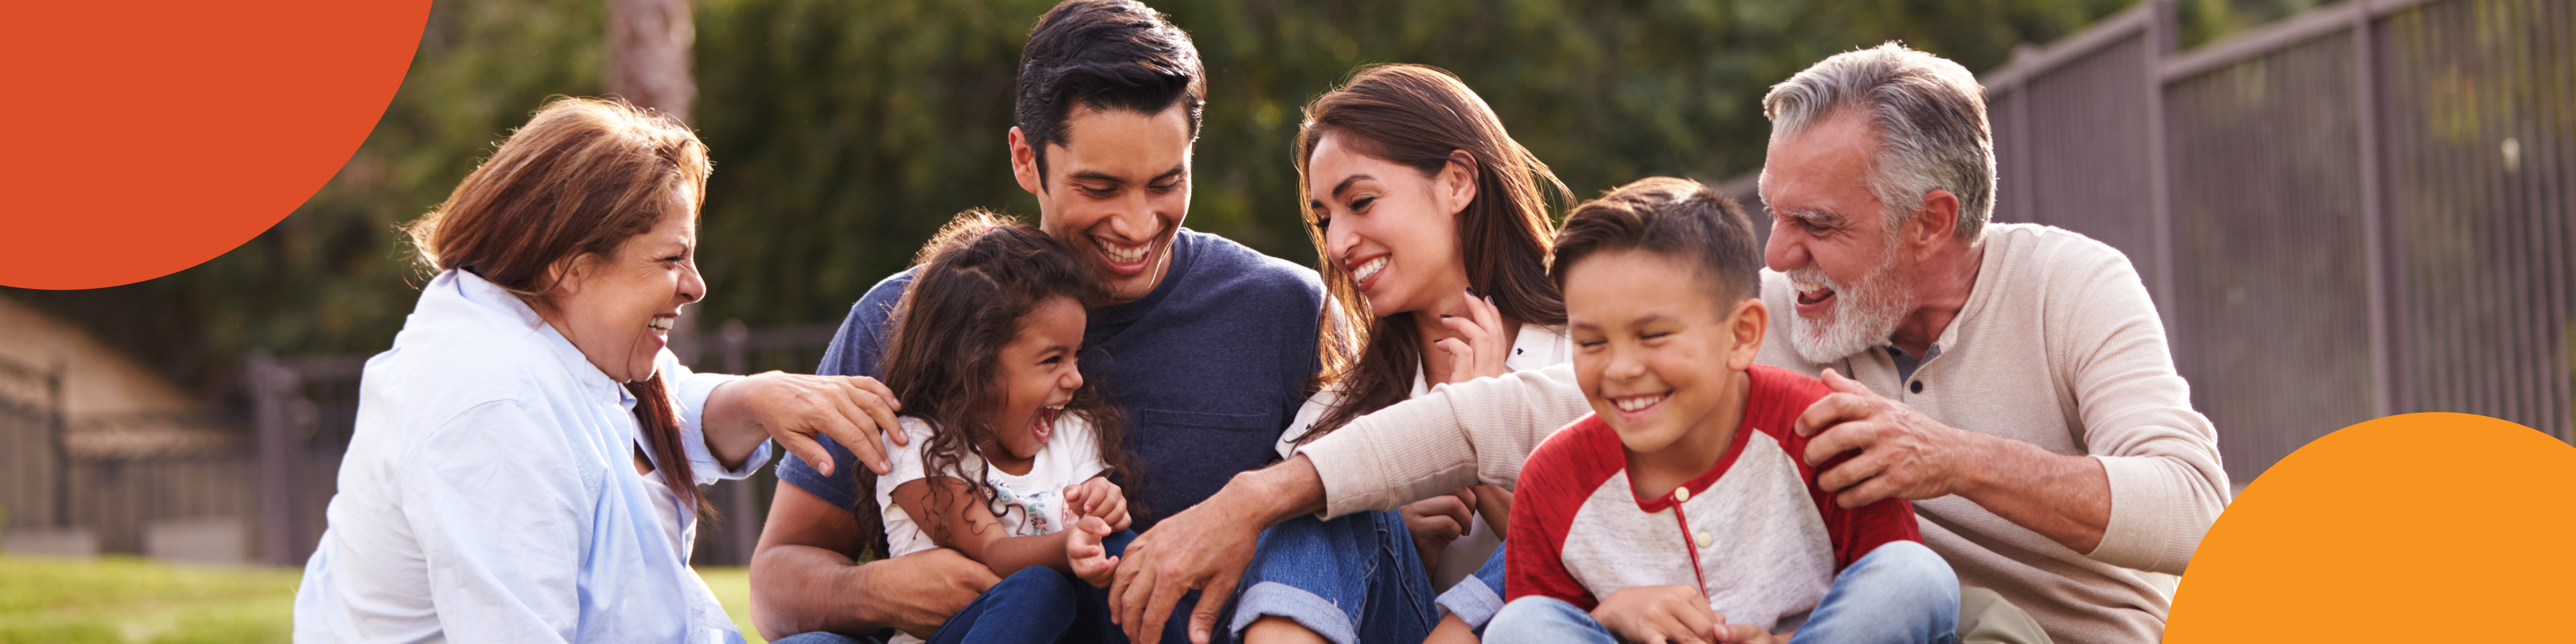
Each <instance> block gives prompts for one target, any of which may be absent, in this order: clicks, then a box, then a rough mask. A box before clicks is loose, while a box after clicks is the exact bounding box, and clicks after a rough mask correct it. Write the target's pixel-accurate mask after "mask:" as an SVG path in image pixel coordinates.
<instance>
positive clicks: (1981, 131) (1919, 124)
mask: <svg viewBox="0 0 2576 644" xmlns="http://www.w3.org/2000/svg"><path fill="white" fill-rule="evenodd" d="M1844 108H1866V109H1868V110H1869V118H1870V123H1871V124H1872V125H1874V126H1876V127H1875V129H1876V130H1877V134H1878V144H1879V153H1878V157H1877V158H1876V159H1873V160H1872V162H1871V164H1870V165H1871V168H1870V178H1869V189H1870V192H1871V194H1873V195H1876V196H1877V197H1878V201H1879V203H1880V204H1881V205H1882V207H1883V208H1884V209H1885V210H1886V213H1885V215H1886V217H1887V221H1888V234H1890V235H1894V234H1896V231H1897V230H1898V229H1899V226H1900V225H1901V223H1902V222H1903V221H1904V220H1905V217H1906V216H1907V215H1909V214H1912V213H1913V211H1914V209H1915V208H1916V207H1919V206H1921V205H1922V204H1923V196H1924V195H1927V194H1930V193H1931V192H1932V191H1933V190H1936V189H1939V190H1948V191H1950V193H1951V194H1954V195H1957V196H1958V197H1959V224H1958V229H1957V230H1956V231H1955V232H1956V233H1957V235H1958V238H1959V240H1960V241H1964V242H1968V243H1971V244H1973V243H1976V242H1977V241H1978V240H1979V239H1981V238H1983V236H1984V235H1985V231H1986V220H1987V219H1989V218H1991V217H1993V216H1994V209H1995V198H1994V194H1995V146H1994V137H1993V135H1992V134H1991V133H1990V132H1989V131H1988V130H1987V127H1986V92H1985V86H1983V85H1981V84H1979V83H1978V82H1977V76H1976V75H1975V74H1970V73H1968V68H1966V67H1961V66H1959V64H1958V63H1955V62H1951V61H1950V59H1947V58H1942V57H1940V56H1934V55H1932V54H1928V53H1924V52H1922V51H1917V50H1914V49H1911V48H1908V47H1906V46H1905V45H1903V44H1899V43H1897V42H1895V41H1888V42H1886V43H1884V44H1880V45H1879V46H1876V47H1871V48H1868V49H1858V50H1853V51H1847V52H1843V53H1840V54H1835V55H1834V56H1833V57H1832V58H1827V59H1825V60H1824V61H1823V62H1819V63H1816V64H1815V66H1813V67H1808V68H1807V69H1806V70H1805V71H1801V72H1798V74H1797V75H1795V76H1790V77H1789V80H1786V81H1781V82H1780V84H1778V85H1773V86H1771V92H1770V93H1769V94H1765V95H1763V97H1762V115H1763V116H1765V117H1768V118H1770V119H1771V125H1772V136H1773V137H1774V138H1777V137H1783V136H1791V135H1795V134H1797V133H1798V132H1800V131H1803V130H1805V129H1806V128H1807V127H1809V126H1812V125H1814V124H1816V123H1818V122H1821V121H1822V120H1824V119H1825V118H1826V117H1829V116H1832V115H1833V114H1836V113H1838V112H1839V111H1841V110H1842V109H1844Z"/></svg>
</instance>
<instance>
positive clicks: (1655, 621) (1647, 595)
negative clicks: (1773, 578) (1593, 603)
mask: <svg viewBox="0 0 2576 644" xmlns="http://www.w3.org/2000/svg"><path fill="white" fill-rule="evenodd" d="M1592 619H1593V620H1594V621H1598V622H1601V626H1602V627H1603V628H1607V629H1610V634H1612V635H1617V636H1619V639H1620V640H1621V641H1628V642H1638V643H1640V644H1666V643H1670V644H1708V643H1711V642H1719V641H1723V640H1719V639H1718V634H1717V629H1718V626H1720V625H1723V624H1725V623H1726V618H1725V617H1723V616H1720V615H1718V614H1717V611H1715V610H1711V609H1709V607H1708V598H1707V597H1705V596H1702V595H1700V592H1699V589H1697V588H1692V587H1689V586H1632V587H1629V588H1623V589H1620V590H1619V592H1615V593H1610V596H1609V597H1604V598H1601V605H1600V606H1597V607H1594V608H1593V609H1592ZM1755 630H1760V629H1755ZM1730 634H1732V633H1730Z"/></svg>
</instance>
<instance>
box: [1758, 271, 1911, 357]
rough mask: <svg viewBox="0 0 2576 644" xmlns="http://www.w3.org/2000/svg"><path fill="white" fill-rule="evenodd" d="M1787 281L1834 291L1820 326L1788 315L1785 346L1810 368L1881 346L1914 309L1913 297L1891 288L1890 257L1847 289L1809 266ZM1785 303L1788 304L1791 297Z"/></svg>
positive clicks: (1794, 314) (1811, 321)
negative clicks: (1830, 305)
mask: <svg viewBox="0 0 2576 644" xmlns="http://www.w3.org/2000/svg"><path fill="white" fill-rule="evenodd" d="M1890 250H1891V251H1892V250H1894V249H1890ZM1787 276H1788V278H1789V281H1790V282H1793V283H1809V284H1823V285H1825V288H1828V289H1833V291H1834V303H1833V308H1831V309H1827V310H1826V311H1825V313H1824V315H1823V317H1824V318H1825V319H1824V321H1822V322H1817V321H1814V320H1809V319H1807V316H1805V315H1800V314H1797V313H1795V312H1794V309H1793V310H1792V313H1791V314H1790V315H1789V346H1790V347H1792V348H1795V349H1797V350H1798V356H1799V357H1803V358H1806V359H1807V362H1810V363H1815V364H1824V363H1829V362H1834V361H1837V360H1841V359H1843V358H1847V357H1851V356H1852V355H1855V354H1858V353H1860V352H1862V351H1867V350H1869V348H1870V347H1875V346H1881V345H1885V344H1887V341H1888V339H1889V338H1891V337H1894V336H1895V335H1896V326H1897V325H1898V324H1901V323H1903V322H1904V321H1905V314H1906V312H1908V311H1911V310H1913V309H1914V302H1913V299H1914V298H1913V295H1914V294H1913V292H1912V291H1911V290H1909V289H1905V288H1902V287H1901V286H1900V285H1898V284H1896V279H1895V278H1896V257H1895V253H1893V252H1890V253H1888V258H1887V262H1886V263H1884V264H1880V265H1879V266H1878V268H1877V269H1876V270H1872V271H1870V273H1869V276H1868V277H1864V278H1861V281H1860V283H1858V284H1853V285H1850V286H1849V287H1848V288H1846V287H1845V286H1844V285H1842V284H1838V283H1835V282H1834V278H1831V277H1826V276H1825V271H1824V269H1821V268H1817V267H1815V266H1808V267H1805V268H1800V269H1797V270H1793V271H1789V273H1788V275H1787ZM1790 297H1791V298H1792V300H1793V301H1794V299H1795V298H1796V297H1797V294H1795V293H1792V294H1790Z"/></svg>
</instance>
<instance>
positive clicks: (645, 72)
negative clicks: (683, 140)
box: [601, 0, 698, 122]
mask: <svg viewBox="0 0 2576 644" xmlns="http://www.w3.org/2000/svg"><path fill="white" fill-rule="evenodd" d="M696 39H697V30H696V29H695V27H694V26H693V25H692V24H691V20H690V17H689V2H688V0H608V73H607V74H606V75H605V76H604V77H603V78H602V79H601V80H602V81H603V82H602V83H601V84H602V85H603V86H604V87H603V89H605V90H606V93H609V94H615V95H618V96H623V97H626V100H627V101H628V102H631V103H634V104H636V105H638V106H643V107H649V108H653V109H656V110H661V111H662V112H663V113H666V114H670V115H672V116H675V117H678V118H679V119H680V120H681V121H683V122H685V121H688V120H689V101H690V100H691V99H694V98H696V97H697V94H698V84H697V81H696V80H695V79H694V78H692V77H691V76H690V74H689V43H690V42H691V41H693V40H696Z"/></svg>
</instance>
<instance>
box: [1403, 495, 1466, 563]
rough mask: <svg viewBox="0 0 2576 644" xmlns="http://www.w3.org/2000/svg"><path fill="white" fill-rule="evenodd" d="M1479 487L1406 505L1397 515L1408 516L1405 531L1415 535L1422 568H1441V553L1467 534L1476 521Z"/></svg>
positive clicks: (1416, 552) (1414, 550)
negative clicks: (1469, 527)
mask: <svg viewBox="0 0 2576 644" xmlns="http://www.w3.org/2000/svg"><path fill="white" fill-rule="evenodd" d="M1476 492H1477V490H1476V488H1475V487H1473V486H1470V487H1463V488H1458V491H1456V492H1451V493H1448V494H1443V495H1440V496H1435V497H1431V498H1428V499H1423V500H1420V501H1415V502H1412V503H1407V504H1404V507H1402V508H1398V510H1397V514H1399V515H1402V516H1403V517H1404V530H1405V531H1406V532H1410V533H1413V552H1414V554H1417V555H1421V556H1422V568H1423V569H1424V570H1429V569H1432V568H1435V567H1438V566H1439V565H1440V554H1441V553H1442V552H1445V551H1447V550H1448V549H1449V544H1450V543H1452V542H1455V541H1457V540H1458V538H1459V537H1463V536H1466V535H1467V530H1468V526H1472V525H1475V521H1476V514H1475V510H1476Z"/></svg>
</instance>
